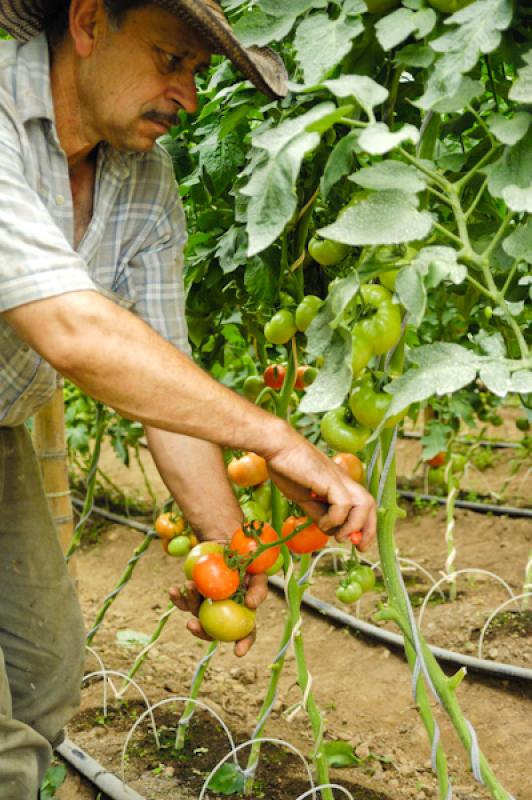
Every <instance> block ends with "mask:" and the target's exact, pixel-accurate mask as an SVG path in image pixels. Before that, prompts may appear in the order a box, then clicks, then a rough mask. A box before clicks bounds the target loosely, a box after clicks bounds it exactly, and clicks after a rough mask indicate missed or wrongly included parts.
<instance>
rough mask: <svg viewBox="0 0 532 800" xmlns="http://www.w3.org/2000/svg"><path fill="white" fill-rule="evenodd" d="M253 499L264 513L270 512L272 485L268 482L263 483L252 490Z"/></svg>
mask: <svg viewBox="0 0 532 800" xmlns="http://www.w3.org/2000/svg"><path fill="white" fill-rule="evenodd" d="M253 498H254V499H255V500H256V501H257V503H259V504H260V505H261V506H262V507H263V508H264V509H265V510H266V511H271V507H272V485H271V483H270V481H264V483H261V485H260V486H257V488H256V489H254V490H253Z"/></svg>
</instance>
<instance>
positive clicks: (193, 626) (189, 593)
mask: <svg viewBox="0 0 532 800" xmlns="http://www.w3.org/2000/svg"><path fill="white" fill-rule="evenodd" d="M246 583H247V592H246V597H245V603H246V605H247V607H248V608H253V609H255V608H258V607H259V606H260V604H261V603H263V602H264V600H266V597H267V595H268V578H267V576H266V575H248V576H247V577H246ZM168 593H169V595H170V599H171V600H172V602H173V603H174V605H175V606H177V608H179V609H181V611H189V612H191V613H192V614H194V616H195V617H196V619H191V620H190V621H189V622H187V628H188V630H189V631H190V632H191V633H192V634H194V636H197V637H198V639H204V640H205V641H206V642H210V641H212V640H211V637H210V636H208V635H207V634H206V633H205V631H204V630H203V628H202V627H201V625H200V622H199V620H198V619H197V616H198V613H199V608H200V605H201V604H202V602H203V597H202V596H201V595H200V593H199V592H198V590H197V589H196V587H195V586H194V583H193V582H192V581H187V582H186V583H185V585H184V586H183V587H181V588H179V587H177V586H172V587H170V589H169V592H168ZM255 636H256V630H255V629H254V630H253V631H252V632H251V633H250V635H249V636H246V638H245V639H241V640H240V641H239V642H235V648H234V650H235V655H236V656H239V657H242V656H245V655H246V653H247V652H248V650H249V648H250V647H251V645H252V644H253V642H254V641H255Z"/></svg>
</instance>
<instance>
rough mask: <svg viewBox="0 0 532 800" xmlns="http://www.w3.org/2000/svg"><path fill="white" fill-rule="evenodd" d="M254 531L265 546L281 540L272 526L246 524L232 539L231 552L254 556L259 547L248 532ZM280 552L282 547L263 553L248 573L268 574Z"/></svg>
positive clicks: (249, 567)
mask: <svg viewBox="0 0 532 800" xmlns="http://www.w3.org/2000/svg"><path fill="white" fill-rule="evenodd" d="M253 529H254V530H256V531H257V533H258V536H259V539H260V541H261V542H262V543H263V544H271V543H272V542H277V541H278V540H279V537H278V535H277V533H276V531H274V529H273V528H272V526H271V525H268V523H267V522H262V523H261V522H259V521H258V520H255V521H254V522H253V523H244V525H243V526H242V527H241V528H238V529H237V530H236V531H235V533H234V534H233V538H232V539H231V545H230V547H231V550H234V551H235V553H238V555H240V556H244V557H248V556H250V555H252V554H253V553H254V552H255V551H256V549H257V546H258V545H257V542H256V541H255V539H254V538H253V537H252V536H249V535H248V534H247V532H248V531H250V532H251V530H253ZM280 552H281V548H280V547H271V548H270V549H269V550H265V551H264V553H261V555H260V556H258V557H257V558H255V559H254V560H253V561H252V562H251V564H250V565H249V566H248V567H247V569H246V572H249V573H250V574H251V575H258V574H259V573H261V572H266V570H267V569H270V567H272V566H273V565H274V564H275V562H276V561H277V558H278V557H279V553H280Z"/></svg>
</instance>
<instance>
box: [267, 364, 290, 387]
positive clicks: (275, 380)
mask: <svg viewBox="0 0 532 800" xmlns="http://www.w3.org/2000/svg"><path fill="white" fill-rule="evenodd" d="M285 375H286V367H285V366H284V364H270V365H269V366H268V367H266V369H265V370H264V383H265V384H266V386H269V387H270V389H275V390H279V389H280V388H281V387H282V385H283V383H284V377H285Z"/></svg>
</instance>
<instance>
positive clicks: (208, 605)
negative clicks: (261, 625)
mask: <svg viewBox="0 0 532 800" xmlns="http://www.w3.org/2000/svg"><path fill="white" fill-rule="evenodd" d="M255 616H256V614H255V611H253V610H252V609H251V608H247V607H246V606H243V605H240V603H236V602H235V601H234V600H230V599H227V600H216V601H212V600H204V601H203V603H202V604H201V606H200V610H199V621H200V623H201V626H202V628H203V630H204V631H205V633H206V634H207V635H208V636H210V637H211V639H214V640H215V641H217V642H238V641H239V640H240V639H245V637H246V636H249V634H250V633H251V631H252V630H253V628H254V627H255Z"/></svg>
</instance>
